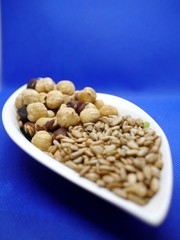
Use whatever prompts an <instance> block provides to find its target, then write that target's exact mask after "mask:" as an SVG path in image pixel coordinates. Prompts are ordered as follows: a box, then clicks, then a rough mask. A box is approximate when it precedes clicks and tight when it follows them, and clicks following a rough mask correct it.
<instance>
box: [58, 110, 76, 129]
mask: <svg viewBox="0 0 180 240" xmlns="http://www.w3.org/2000/svg"><path fill="white" fill-rule="evenodd" d="M57 122H58V124H59V125H60V126H61V127H64V128H68V127H69V126H75V125H77V124H78V123H79V122H80V117H79V116H78V114H77V113H76V112H75V110H74V109H73V108H69V107H65V108H60V109H59V111H58V112H57Z"/></svg>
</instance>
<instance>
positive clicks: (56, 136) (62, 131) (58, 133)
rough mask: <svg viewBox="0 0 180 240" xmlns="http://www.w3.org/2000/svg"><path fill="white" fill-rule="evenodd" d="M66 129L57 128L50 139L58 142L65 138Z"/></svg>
mask: <svg viewBox="0 0 180 240" xmlns="http://www.w3.org/2000/svg"><path fill="white" fill-rule="evenodd" d="M67 132H68V131H67V129H66V128H62V127H61V128H59V129H57V130H56V131H54V132H53V135H52V138H53V140H59V139H60V138H61V136H62V135H63V136H67Z"/></svg>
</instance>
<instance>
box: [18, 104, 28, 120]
mask: <svg viewBox="0 0 180 240" xmlns="http://www.w3.org/2000/svg"><path fill="white" fill-rule="evenodd" d="M17 115H18V118H19V121H22V122H23V123H25V122H27V121H28V117H27V116H28V112H27V106H22V107H21V108H19V109H18V110H17Z"/></svg>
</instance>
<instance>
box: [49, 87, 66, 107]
mask: <svg viewBox="0 0 180 240" xmlns="http://www.w3.org/2000/svg"><path fill="white" fill-rule="evenodd" d="M63 102H64V100H63V95H62V93H61V92H60V91H58V90H52V91H50V92H48V93H47V96H46V106H47V107H48V108H50V109H56V108H58V107H60V106H61V104H62V103H63Z"/></svg>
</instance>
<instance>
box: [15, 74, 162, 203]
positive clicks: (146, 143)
mask: <svg viewBox="0 0 180 240" xmlns="http://www.w3.org/2000/svg"><path fill="white" fill-rule="evenodd" d="M15 106H16V109H17V118H18V121H19V127H20V129H21V131H22V132H23V134H24V135H25V136H26V137H27V138H28V139H29V140H30V141H31V142H32V144H34V145H35V146H36V147H38V148H39V149H41V150H42V151H44V152H45V153H47V154H48V155H49V156H51V157H52V158H54V159H56V160H57V161H59V162H60V163H62V164H65V165H66V166H67V167H69V168H71V169H73V170H74V171H76V172H77V173H79V176H80V177H85V178H87V179H88V180H90V181H92V182H94V183H96V184H97V185H98V186H99V187H103V188H106V189H109V191H111V192H112V193H114V194H115V195H117V196H119V197H121V198H124V199H127V200H130V201H133V202H135V203H137V204H139V205H145V204H147V203H148V201H149V200H150V199H151V198H152V197H153V196H154V195H155V194H156V193H157V192H158V191H159V188H160V175H161V169H162V167H163V162H162V154H161V151H160V146H161V137H160V136H158V135H157V134H156V132H155V131H154V130H153V129H151V128H150V126H149V123H148V122H145V121H143V120H142V119H140V118H133V117H132V116H130V115H125V116H121V115H120V114H119V112H118V110H117V109H116V108H115V107H114V106H112V105H107V104H105V103H104V102H103V100H101V99H97V95H96V91H95V90H94V89H93V88H91V87H85V88H84V89H83V90H80V91H77V90H76V89H75V86H74V84H73V83H72V82H71V81H68V80H62V81H60V82H58V83H57V84H56V83H55V82H54V81H53V80H52V79H51V78H34V79H32V80H30V81H29V82H28V84H27V88H26V89H25V90H23V91H22V92H21V93H20V94H19V95H18V96H17V98H16V101H15Z"/></svg>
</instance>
